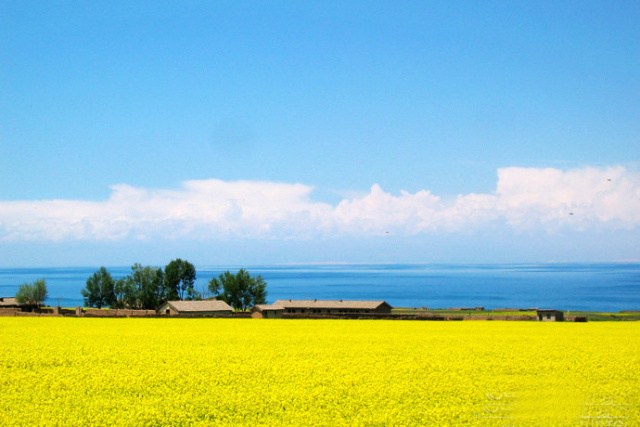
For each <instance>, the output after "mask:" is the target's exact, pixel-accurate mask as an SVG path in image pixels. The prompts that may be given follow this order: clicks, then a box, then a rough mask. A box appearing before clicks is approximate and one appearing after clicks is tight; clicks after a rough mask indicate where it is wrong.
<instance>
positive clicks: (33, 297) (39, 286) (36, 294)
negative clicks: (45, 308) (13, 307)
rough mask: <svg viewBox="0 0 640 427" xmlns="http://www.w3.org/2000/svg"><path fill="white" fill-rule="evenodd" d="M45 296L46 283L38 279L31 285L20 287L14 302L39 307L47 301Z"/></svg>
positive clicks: (46, 294)
mask: <svg viewBox="0 0 640 427" xmlns="http://www.w3.org/2000/svg"><path fill="white" fill-rule="evenodd" d="M47 296H48V292H47V282H46V281H45V279H38V280H36V281H34V282H33V283H23V284H22V285H20V287H18V292H17V293H16V300H17V301H18V304H22V305H32V306H33V305H34V306H36V307H40V306H41V305H42V304H43V303H44V301H45V300H46V299H47Z"/></svg>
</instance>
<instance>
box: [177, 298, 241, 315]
mask: <svg viewBox="0 0 640 427" xmlns="http://www.w3.org/2000/svg"><path fill="white" fill-rule="evenodd" d="M165 304H168V305H170V306H171V307H172V308H173V309H174V310H176V311H177V312H178V313H189V312H203V311H233V308H232V307H231V306H230V305H229V304H227V303H226V302H224V301H220V300H209V301H167V302H166V303H165Z"/></svg>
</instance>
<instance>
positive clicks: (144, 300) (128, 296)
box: [112, 263, 167, 310]
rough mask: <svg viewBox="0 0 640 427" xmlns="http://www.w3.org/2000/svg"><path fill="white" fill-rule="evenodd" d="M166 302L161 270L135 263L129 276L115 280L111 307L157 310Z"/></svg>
mask: <svg viewBox="0 0 640 427" xmlns="http://www.w3.org/2000/svg"><path fill="white" fill-rule="evenodd" d="M166 300H167V298H166V288H165V286H164V273H163V271H162V269H161V268H156V267H150V266H146V267H143V266H142V265H140V264H138V263H136V264H134V265H133V266H132V267H131V274H129V275H128V276H127V277H123V278H121V279H118V280H116V282H115V285H114V304H113V306H112V307H113V308H128V309H140V310H157V309H158V307H160V306H161V305H162V304H163V303H164V302H165V301H166Z"/></svg>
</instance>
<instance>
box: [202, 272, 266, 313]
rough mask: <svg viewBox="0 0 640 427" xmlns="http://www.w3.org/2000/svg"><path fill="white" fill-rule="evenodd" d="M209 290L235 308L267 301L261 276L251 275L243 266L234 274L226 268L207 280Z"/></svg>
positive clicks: (244, 307) (243, 308) (246, 307)
mask: <svg viewBox="0 0 640 427" xmlns="http://www.w3.org/2000/svg"><path fill="white" fill-rule="evenodd" d="M209 291H211V293H213V295H214V296H216V297H218V298H220V299H221V300H223V301H225V302H226V303H227V304H229V305H230V306H232V307H233V308H234V309H236V310H242V311H245V310H246V309H248V308H249V307H252V306H254V305H256V304H264V303H266V302H267V283H266V282H265V281H264V279H263V278H262V276H256V277H251V276H250V275H249V272H248V271H247V270H245V269H244V268H242V269H240V270H239V271H238V272H237V273H236V274H235V275H234V274H231V273H230V272H229V270H227V271H225V272H224V273H222V274H221V275H220V276H218V277H214V278H213V279H211V281H209Z"/></svg>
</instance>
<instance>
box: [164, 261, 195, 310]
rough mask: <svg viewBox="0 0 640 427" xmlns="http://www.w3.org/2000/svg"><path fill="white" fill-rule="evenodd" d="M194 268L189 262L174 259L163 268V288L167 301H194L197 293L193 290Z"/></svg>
mask: <svg viewBox="0 0 640 427" xmlns="http://www.w3.org/2000/svg"><path fill="white" fill-rule="evenodd" d="M195 281H196V268H195V267H194V266H193V264H191V263H190V262H189V261H186V260H185V261H183V260H181V259H180V258H177V259H174V260H173V261H171V262H170V263H169V264H167V266H166V267H165V268H164V287H165V289H166V297H167V299H168V300H170V301H171V300H176V299H180V300H182V299H187V300H190V299H195V298H196V297H197V295H198V293H197V292H196V291H195V289H194V288H193V284H194V283H195Z"/></svg>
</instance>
